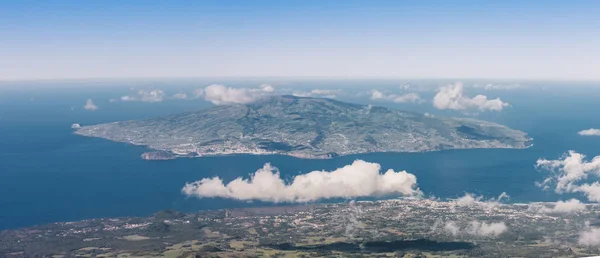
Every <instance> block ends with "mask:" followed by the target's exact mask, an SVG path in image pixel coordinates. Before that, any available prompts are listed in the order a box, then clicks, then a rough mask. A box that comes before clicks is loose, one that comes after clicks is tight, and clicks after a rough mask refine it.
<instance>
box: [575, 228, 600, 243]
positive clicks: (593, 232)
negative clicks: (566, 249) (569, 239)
mask: <svg viewBox="0 0 600 258" xmlns="http://www.w3.org/2000/svg"><path fill="white" fill-rule="evenodd" d="M578 242H579V244H580V245H585V246H595V245H600V228H588V229H586V230H584V231H582V232H581V233H579V241H578Z"/></svg>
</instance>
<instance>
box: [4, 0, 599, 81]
mask: <svg viewBox="0 0 600 258" xmlns="http://www.w3.org/2000/svg"><path fill="white" fill-rule="evenodd" d="M598 13H600V1H551V0H548V1H534V0H531V1H353V0H346V1H329V0H318V1H317V0H315V1H310V0H306V1H294V0H289V1H260V0H258V1H233V0H231V1H228V0H221V1H210V0H206V1H136V0H132V1H113V0H106V1H52V0H49V1H27V0H24V1H12V0H5V1H1V2H0V80H30V79H68V78H158V77H164V78H171V77H173V78H176V77H255V76H258V77H260V76H283V77H286V76H317V77H399V78H459V79H467V78H494V79H544V80H547V79H559V80H600V70H599V69H598V68H599V67H600V47H598V46H600V15H598Z"/></svg>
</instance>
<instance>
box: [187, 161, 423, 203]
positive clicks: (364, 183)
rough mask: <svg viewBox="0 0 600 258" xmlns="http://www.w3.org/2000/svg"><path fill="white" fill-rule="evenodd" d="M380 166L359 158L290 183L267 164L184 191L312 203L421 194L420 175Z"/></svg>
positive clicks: (201, 183) (248, 198)
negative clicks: (249, 172) (246, 175)
mask: <svg viewBox="0 0 600 258" xmlns="http://www.w3.org/2000/svg"><path fill="white" fill-rule="evenodd" d="M380 169H381V166H380V165H379V164H377V163H370V162H366V161H362V160H356V161H354V162H353V163H352V164H350V165H346V166H344V167H341V168H338V169H336V170H334V171H331V172H328V171H312V172H309V173H307V174H303V175H297V176H295V177H294V178H293V180H292V181H291V183H290V184H286V182H284V180H283V179H281V177H280V174H279V171H278V169H277V168H276V167H273V166H271V164H269V163H267V164H265V165H264V167H263V168H261V169H259V170H258V171H256V172H255V173H254V174H253V175H251V178H250V179H243V178H241V177H240V178H237V179H235V180H233V181H231V182H229V183H227V185H225V184H223V181H222V180H221V179H220V178H219V177H213V178H204V179H202V180H199V181H196V182H192V183H187V184H186V185H185V186H184V187H183V189H182V192H183V193H184V194H185V195H188V196H195V197H199V198H202V197H208V198H211V197H220V198H230V199H237V200H245V201H250V200H260V201H265V202H275V203H279V202H311V201H316V200H320V199H330V198H353V197H361V196H383V195H405V196H411V195H415V194H418V193H420V191H419V190H418V189H416V188H415V187H416V184H417V178H416V176H415V175H413V174H409V173H407V172H406V171H400V172H394V171H393V170H392V169H390V170H388V171H386V172H385V173H384V174H380Z"/></svg>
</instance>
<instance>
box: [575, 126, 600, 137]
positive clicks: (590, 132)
mask: <svg viewBox="0 0 600 258" xmlns="http://www.w3.org/2000/svg"><path fill="white" fill-rule="evenodd" d="M578 134H579V135H582V136H600V129H595V128H590V129H587V130H583V131H580V132H579V133H578Z"/></svg>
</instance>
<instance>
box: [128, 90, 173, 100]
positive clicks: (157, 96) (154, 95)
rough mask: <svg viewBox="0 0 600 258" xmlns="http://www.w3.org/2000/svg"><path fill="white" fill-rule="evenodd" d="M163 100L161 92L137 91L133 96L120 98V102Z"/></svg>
mask: <svg viewBox="0 0 600 258" xmlns="http://www.w3.org/2000/svg"><path fill="white" fill-rule="evenodd" d="M164 99H165V92H164V91H163V90H139V91H138V92H137V93H136V94H135V95H127V96H123V97H121V101H140V102H161V101H163V100H164Z"/></svg>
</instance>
